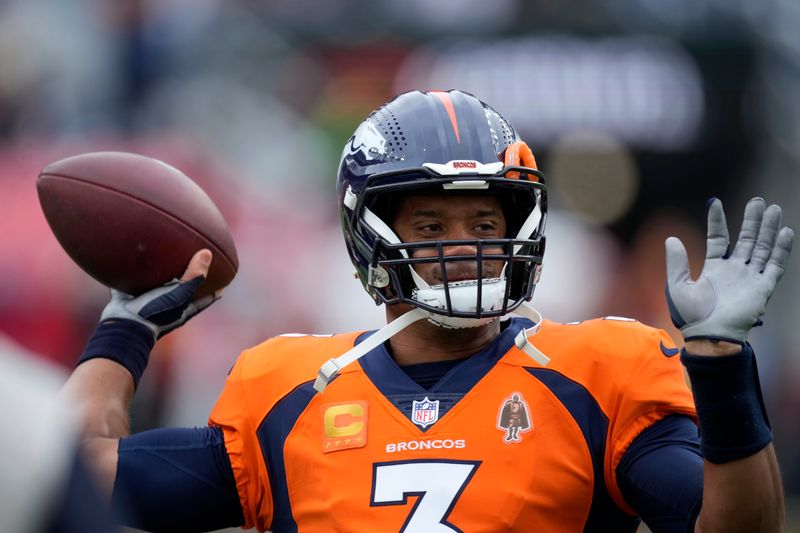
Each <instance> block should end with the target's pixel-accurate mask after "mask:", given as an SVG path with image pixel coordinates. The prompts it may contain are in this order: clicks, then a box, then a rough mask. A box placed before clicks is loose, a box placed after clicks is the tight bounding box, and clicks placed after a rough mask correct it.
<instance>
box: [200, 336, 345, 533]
mask: <svg viewBox="0 0 800 533" xmlns="http://www.w3.org/2000/svg"><path fill="white" fill-rule="evenodd" d="M356 337H357V334H344V335H337V336H312V335H302V336H301V335H286V336H280V337H275V338H272V339H269V340H267V341H265V342H264V343H262V344H260V345H258V346H256V347H254V348H251V349H249V350H246V351H244V352H243V353H242V354H241V355H240V356H239V358H238V360H237V361H236V364H235V365H234V366H233V368H232V369H231V372H230V374H229V375H228V378H227V380H226V382H225V386H224V388H223V390H222V393H221V394H220V396H219V398H218V400H217V403H216V405H215V406H214V408H213V409H212V411H211V414H210V415H209V420H208V423H209V425H212V426H218V427H220V428H221V429H222V431H223V434H224V435H225V448H226V450H227V452H228V456H229V457H230V460H231V466H232V468H233V474H234V478H235V480H236V488H237V490H238V492H239V500H240V502H241V505H242V511H243V513H244V520H245V523H244V526H243V527H245V528H252V527H255V528H257V529H258V530H259V531H266V530H268V529H269V526H270V524H271V521H272V519H273V512H272V507H273V499H272V493H271V485H270V479H269V475H268V472H267V467H266V463H265V461H264V459H263V453H262V450H261V443H260V442H259V439H258V435H257V431H258V428H259V425H260V424H261V422H262V420H263V419H264V418H265V417H266V416H267V414H268V413H269V412H270V410H271V409H272V408H273V407H274V406H275V405H276V404H277V403H278V402H279V401H280V400H281V398H283V397H284V396H285V395H286V394H288V393H289V392H291V391H292V390H293V389H294V388H295V387H297V386H298V385H299V384H302V383H305V382H308V381H311V380H313V379H314V378H315V377H316V375H317V371H318V370H319V367H320V366H321V365H322V363H324V362H325V361H326V360H328V359H329V358H331V357H336V356H338V355H341V354H342V353H344V352H345V351H346V350H348V349H349V348H350V347H352V345H353V343H354V341H355V338H356ZM303 355H305V357H303Z"/></svg>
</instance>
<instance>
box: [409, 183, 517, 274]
mask: <svg viewBox="0 0 800 533" xmlns="http://www.w3.org/2000/svg"><path fill="white" fill-rule="evenodd" d="M393 226H394V230H395V232H396V233H397V235H398V237H400V240H401V241H403V242H407V243H408V242H419V241H438V240H476V239H499V238H503V237H505V235H506V219H505V216H504V215H503V210H502V209H501V207H500V201H499V200H498V199H497V198H495V197H494V196H488V195H487V196H453V195H450V196H446V195H426V196H409V197H406V198H405V199H403V200H402V201H401V203H400V206H399V208H398V210H397V214H396V216H395V219H394V224H393ZM476 252H477V247H476V246H474V245H455V246H445V247H444V255H445V256H454V255H473V256H474V255H475V254H476ZM502 252H503V250H502V248H501V247H491V248H488V247H487V248H484V249H483V253H485V254H490V253H494V254H499V253H502ZM412 255H413V257H433V256H436V255H437V251H436V249H435V248H420V249H416V250H414V251H413V252H412ZM503 263H504V262H503V261H484V262H483V277H484V278H495V277H499V276H500V273H501V272H502V269H503ZM414 268H415V270H416V271H417V273H418V274H419V275H420V276H421V277H422V279H424V280H425V281H427V282H428V283H429V284H431V285H434V284H440V283H443V282H444V279H443V276H442V268H441V265H440V264H439V263H436V262H433V263H422V264H418V265H416V266H415V267H414ZM446 269H447V280H448V282H450V283H452V282H454V281H461V280H470V279H476V278H477V277H478V266H477V262H476V261H455V262H448V263H446Z"/></svg>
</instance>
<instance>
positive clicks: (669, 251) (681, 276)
mask: <svg viewBox="0 0 800 533" xmlns="http://www.w3.org/2000/svg"><path fill="white" fill-rule="evenodd" d="M664 246H665V248H666V255H667V283H668V285H671V286H673V287H675V286H677V285H678V284H679V283H683V282H687V281H689V280H690V279H691V278H690V275H689V256H688V254H687V253H686V247H685V246H684V245H683V243H682V242H681V240H680V239H678V238H677V237H669V238H667V240H666V241H665V242H664Z"/></svg>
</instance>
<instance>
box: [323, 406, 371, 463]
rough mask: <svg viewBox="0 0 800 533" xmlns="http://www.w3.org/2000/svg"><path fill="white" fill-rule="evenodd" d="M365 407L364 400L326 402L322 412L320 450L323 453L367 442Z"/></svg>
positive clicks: (354, 446)
mask: <svg viewBox="0 0 800 533" xmlns="http://www.w3.org/2000/svg"><path fill="white" fill-rule="evenodd" d="M367 408H368V403H367V402H365V401H356V402H340V403H326V404H323V405H322V406H321V407H320V412H321V414H322V428H323V432H324V433H323V435H322V451H323V452H324V453H328V452H335V451H338V450H346V449H348V448H362V447H363V446H366V444H367Z"/></svg>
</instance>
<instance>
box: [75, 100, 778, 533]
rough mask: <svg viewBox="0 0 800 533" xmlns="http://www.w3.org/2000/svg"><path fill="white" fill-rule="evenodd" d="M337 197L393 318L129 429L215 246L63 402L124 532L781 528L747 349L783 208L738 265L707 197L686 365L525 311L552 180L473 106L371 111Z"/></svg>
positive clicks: (108, 331) (108, 344)
mask: <svg viewBox="0 0 800 533" xmlns="http://www.w3.org/2000/svg"><path fill="white" fill-rule="evenodd" d="M338 197H339V207H340V211H341V221H342V225H343V228H344V237H345V243H346V246H347V250H348V252H349V254H350V258H351V259H352V262H353V265H354V266H355V269H356V272H357V275H358V277H359V279H360V280H361V282H362V284H363V286H364V288H365V290H366V291H367V292H368V293H369V295H370V296H371V297H372V298H373V299H374V300H375V302H376V303H379V304H384V305H385V306H386V315H387V321H388V324H387V325H386V326H385V327H384V328H382V329H380V330H378V331H359V332H353V333H345V334H340V335H325V336H313V335H309V336H302V335H287V336H279V337H276V338H272V339H269V340H267V341H265V342H264V343H263V344H260V345H258V346H255V347H253V348H251V349H249V350H246V351H245V352H244V353H243V354H242V355H241V356H240V357H239V359H238V361H237V362H236V364H235V366H234V367H233V369H232V370H231V372H230V374H229V376H228V378H227V383H226V385H225V388H224V390H223V392H222V394H221V395H220V397H219V400H218V402H217V404H216V406H215V407H214V409H213V411H212V412H211V415H210V418H209V425H208V427H205V428H193V429H158V430H153V431H149V432H145V433H142V434H138V435H129V434H128V433H129V431H128V414H127V409H128V404H129V402H130V400H131V398H132V396H133V394H134V391H135V388H136V384H137V382H138V379H139V377H140V376H141V374H142V372H143V371H144V368H145V365H146V363H147V356H148V353H149V351H150V349H151V348H152V346H153V344H154V343H155V341H156V340H157V339H158V338H159V337H160V336H162V335H163V334H164V333H166V332H168V331H170V330H171V329H174V328H176V327H179V326H181V325H182V324H183V323H184V322H185V321H186V320H187V319H188V318H190V317H191V316H192V315H194V314H196V313H197V312H198V309H197V308H196V307H194V306H193V304H191V303H190V302H191V299H192V294H193V292H194V290H195V289H196V287H197V285H198V284H199V283H200V282H201V281H202V279H203V276H204V275H205V274H206V272H207V271H208V266H209V264H210V261H211V260H212V257H211V254H210V252H209V251H208V250H202V251H199V252H198V253H197V254H196V255H195V256H194V257H193V259H192V260H191V262H190V264H189V266H188V268H187V270H186V272H185V274H184V276H183V278H182V279H181V280H176V281H175V282H173V283H171V284H168V285H167V286H165V287H161V288H158V289H155V290H153V291H151V292H148V293H146V294H144V295H141V296H139V297H136V298H134V297H131V296H129V295H125V294H121V293H118V292H114V293H113V294H112V298H111V301H110V303H109V304H108V306H107V307H106V308H105V310H104V312H103V315H102V318H101V322H100V325H99V327H98V329H97V331H96V333H95V334H94V336H93V337H92V338H91V339H90V341H89V343H88V345H87V347H86V350H85V352H84V354H83V355H82V357H81V359H80V361H79V365H78V366H77V368H76V369H75V371H74V373H73V375H72V377H71V379H70V382H69V383H68V388H69V389H70V390H71V392H72V393H73V394H74V395H75V396H76V397H77V398H78V399H79V400H80V401H81V402H82V404H83V405H84V407H85V409H86V412H87V414H88V417H89V424H88V427H87V429H86V435H85V440H86V443H87V446H89V447H90V448H91V449H92V450H93V452H94V453H93V456H94V457H95V458H96V459H97V463H98V466H99V469H100V472H101V474H102V476H103V478H104V479H105V481H106V484H107V488H108V491H109V493H110V494H112V499H113V501H114V502H115V503H121V502H124V504H125V506H126V508H128V509H130V510H132V513H131V515H130V516H129V517H128V521H129V524H130V525H133V526H136V527H140V528H144V529H150V530H164V531H189V530H195V531H199V530H209V529H216V528H220V527H223V526H232V525H241V526H243V527H247V528H250V527H255V528H257V529H258V530H260V531H264V530H272V531H275V532H285V531H298V532H315V533H316V532H321V531H404V532H409V533H410V532H447V531H520V532H523V531H524V532H529V531H553V532H565V531H636V529H637V527H638V525H639V523H640V521H641V520H644V521H645V522H646V523H647V524H648V525H649V526H650V528H651V529H652V530H654V531H668V532H672V531H675V532H678V531H680V532H685V531H691V530H697V531H699V530H703V531H748V532H752V531H774V530H777V529H779V528H780V527H781V524H782V520H783V500H782V489H781V482H780V479H779V474H778V466H777V463H776V459H775V453H774V451H773V448H772V445H771V440H772V436H771V432H770V428H769V424H768V421H767V417H766V413H765V411H764V405H763V402H762V399H761V392H760V390H759V385H758V377H757V372H756V368H755V358H754V355H753V349H752V348H751V346H750V345H749V344H748V342H747V338H748V333H749V331H750V329H751V328H752V327H753V326H755V325H757V324H758V323H759V318H760V317H761V315H762V314H763V312H764V308H765V305H766V302H767V300H768V299H769V297H770V295H771V294H772V292H773V291H774V289H775V286H776V284H777V282H778V280H779V279H780V277H781V275H782V274H783V271H784V268H785V265H786V261H787V259H788V256H789V253H790V251H791V246H792V240H793V233H792V231H791V230H790V229H788V228H781V210H780V208H779V207H777V206H774V205H772V206H769V207H767V206H766V205H765V203H764V201H763V200H761V199H759V198H756V199H754V200H752V201H750V202H749V203H748V204H747V207H746V209H745V213H744V223H743V225H742V229H741V233H740V235H739V238H738V241H737V242H736V244H735V247H734V248H733V249H731V248H730V246H729V238H728V230H727V224H726V222H725V216H724V213H723V210H722V206H721V204H720V202H719V201H717V200H715V201H713V202H711V203H710V205H709V208H708V250H707V255H706V261H705V266H704V268H703V271H702V273H701V274H700V276H699V277H698V278H697V279H696V280H692V279H691V277H690V274H689V269H688V260H687V257H686V252H685V249H684V248H683V245H682V244H681V242H680V241H679V240H677V239H675V238H670V239H668V241H667V243H666V247H667V278H668V285H667V300H668V304H669V309H670V312H671V315H672V318H673V320H674V322H675V323H676V325H677V326H678V327H679V328H680V329H681V332H682V333H683V336H684V340H685V345H684V347H683V348H682V349H678V348H677V347H675V346H673V344H672V341H671V339H670V338H669V337H668V336H667V334H666V333H665V332H663V331H660V330H656V329H652V328H649V327H647V326H645V325H643V324H640V323H639V322H636V321H634V320H630V319H623V318H619V317H606V318H600V319H594V320H586V321H583V322H576V323H569V324H559V323H554V322H551V321H547V320H543V319H542V317H541V316H540V315H539V313H538V312H536V311H535V310H534V309H533V308H532V307H530V305H529V303H528V302H529V301H530V300H531V298H532V296H533V291H534V287H535V285H536V283H537V281H538V279H539V274H540V269H541V267H542V258H543V254H544V249H545V236H544V229H545V221H546V217H547V187H546V183H545V177H544V175H543V174H542V173H541V172H540V170H539V169H538V168H537V165H536V160H535V158H534V156H533V154H532V152H531V150H530V148H529V147H528V146H527V145H526V144H525V143H524V142H523V141H522V140H521V139H520V137H519V136H518V134H517V132H516V131H515V130H514V129H513V128H512V127H511V125H510V124H509V122H508V121H506V120H505V119H504V118H503V117H502V116H500V115H499V114H498V113H497V112H496V111H495V110H494V109H492V108H491V107H489V106H488V105H486V104H485V103H483V102H481V101H480V100H478V99H477V98H475V97H474V96H472V95H470V94H467V93H464V92H461V91H455V90H453V91H447V92H438V91H434V92H418V91H414V92H409V93H406V94H402V95H400V96H398V97H397V98H395V99H394V100H392V101H390V102H388V103H387V104H385V105H384V106H382V107H380V108H379V109H377V110H376V111H375V112H373V113H372V114H371V115H370V116H369V117H367V119H366V120H365V121H364V122H363V123H362V124H361V125H360V126H359V127H358V129H357V130H356V132H355V133H354V134H353V136H352V137H351V138H350V139H349V140H348V141H347V144H346V146H345V149H344V152H343V155H342V159H341V163H340V165H339V176H338ZM679 353H680V355H679V356H678V354H679ZM683 367H685V368H686V369H687V370H688V373H689V376H690V378H691V381H692V386H693V390H692V391H690V390H689V388H688V387H687V386H686V384H685V381H684V376H683ZM698 427H699V429H700V433H701V434H702V439H701V438H699V436H698Z"/></svg>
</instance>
